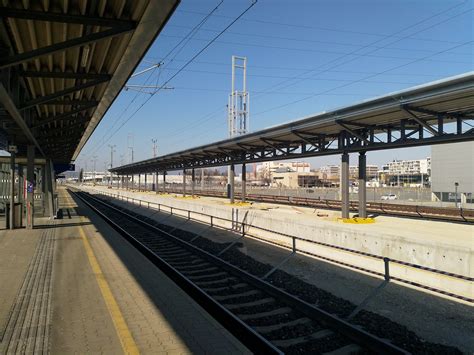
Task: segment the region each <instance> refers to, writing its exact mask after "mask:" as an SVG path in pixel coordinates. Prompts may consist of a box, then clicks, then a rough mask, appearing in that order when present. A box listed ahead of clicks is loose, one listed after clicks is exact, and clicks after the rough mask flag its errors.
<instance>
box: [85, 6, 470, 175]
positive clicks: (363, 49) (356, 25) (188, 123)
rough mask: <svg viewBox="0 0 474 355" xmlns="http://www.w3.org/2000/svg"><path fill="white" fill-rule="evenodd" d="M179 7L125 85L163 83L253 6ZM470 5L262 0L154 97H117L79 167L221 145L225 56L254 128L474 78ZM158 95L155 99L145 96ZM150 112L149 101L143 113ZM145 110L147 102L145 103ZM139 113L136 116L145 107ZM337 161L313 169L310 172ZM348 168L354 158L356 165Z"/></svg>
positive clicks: (227, 84) (386, 157) (416, 153)
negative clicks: (237, 59) (243, 60)
mask: <svg viewBox="0 0 474 355" xmlns="http://www.w3.org/2000/svg"><path fill="white" fill-rule="evenodd" d="M219 2H220V1H218V0H212V1H211V0H182V2H181V4H180V5H179V7H178V9H177V10H176V12H175V14H174V15H173V17H172V18H171V19H170V21H169V22H168V24H167V25H166V27H165V28H164V30H163V31H162V33H161V34H160V35H159V37H158V38H157V40H156V42H155V43H154V45H153V46H152V48H151V49H150V50H149V52H148V53H147V55H146V56H145V58H144V60H143V61H142V63H141V64H140V66H139V68H138V69H137V71H140V70H143V69H146V68H147V67H150V66H151V65H153V64H155V63H159V62H162V63H163V64H162V65H161V67H160V68H159V69H155V70H151V71H149V72H147V73H146V74H142V75H139V76H136V77H134V78H132V79H131V80H130V81H129V84H133V85H137V84H146V85H155V86H156V85H157V86H160V85H163V84H165V83H166V82H167V81H168V79H169V78H171V77H172V76H173V75H174V74H176V73H177V71H178V70H179V69H180V68H181V67H182V66H183V65H184V64H185V63H186V62H187V61H188V60H189V59H190V58H192V57H193V56H194V55H195V54H196V53H198V52H199V51H200V50H201V49H202V48H203V47H204V46H206V45H207V44H208V43H209V41H210V40H211V39H212V38H213V37H214V36H216V35H217V34H218V33H219V32H220V31H222V30H223V29H224V28H225V27H226V26H227V25H228V24H229V23H230V22H232V21H233V20H234V19H235V18H236V17H237V16H239V15H240V13H241V12H242V11H243V10H245V9H246V8H247V7H248V6H249V5H250V3H251V1H250V0H224V1H223V2H222V4H221V5H220V6H219V8H218V9H217V11H216V12H214V14H213V15H212V16H211V17H210V18H209V19H208V20H207V21H206V22H205V23H204V25H203V26H202V27H201V28H200V29H199V31H197V32H196V33H194V34H193V35H192V36H191V38H190V39H187V40H185V41H184V42H183V43H182V44H181V45H180V46H178V48H176V49H175V50H174V51H172V52H171V53H170V51H171V50H172V49H173V48H175V46H176V45H177V44H178V43H179V42H180V41H182V40H183V38H184V37H185V36H187V35H188V34H189V32H190V30H191V29H192V28H193V27H194V26H195V25H197V24H198V23H200V22H201V21H202V20H203V19H204V18H205V17H206V15H207V14H209V12H211V11H212V9H213V8H214V7H216V5H217V4H218V3H219ZM473 19H474V15H473V1H471V0H467V1H459V0H452V1H451V0H449V1H448V0H444V1H441V0H413V1H408V0H389V1H380V0H370V1H369V0H360V1H352V0H321V1H312V0H299V1H296V0H258V2H257V3H256V5H255V6H253V7H252V8H251V9H250V10H249V11H248V12H247V13H246V14H245V15H244V16H243V17H242V18H241V19H239V20H238V21H237V22H236V23H235V24H234V25H233V26H232V27H231V28H229V29H228V30H227V31H226V32H225V33H224V34H223V35H222V36H221V37H219V39H217V40H216V41H215V42H214V43H212V44H211V45H210V46H209V48H207V49H206V50H205V51H204V52H203V53H202V54H201V55H200V56H199V57H198V58H196V59H195V60H194V61H193V62H192V63H191V64H190V65H189V66H187V67H186V68H185V69H184V70H182V71H181V72H180V73H179V74H178V75H177V76H176V77H175V78H173V79H172V80H171V81H169V82H168V83H167V84H166V86H168V87H172V89H166V90H160V91H158V92H155V94H154V95H150V94H148V93H143V92H142V93H140V92H136V91H132V90H127V91H126V90H124V91H122V93H121V94H120V95H119V97H118V98H117V100H116V101H115V103H114V104H113V106H112V107H111V108H110V109H109V111H108V113H107V114H106V116H105V117H104V118H103V120H102V122H101V123H100V125H99V127H98V128H97V129H96V131H95V132H94V134H93V136H92V137H91V139H90V140H89V142H88V143H87V144H86V146H85V147H84V149H83V150H82V152H81V155H80V156H79V158H78V160H77V162H76V163H77V164H78V165H79V166H80V167H85V162H87V164H88V169H89V170H90V169H92V163H91V162H92V157H93V156H94V155H97V157H98V158H97V170H102V169H103V168H104V165H105V164H110V162H109V160H110V148H109V147H108V145H109V144H111V145H116V148H115V150H116V152H115V153H114V166H117V165H121V163H129V162H130V159H131V154H130V151H131V150H130V149H127V147H128V146H131V145H133V147H134V160H135V161H139V160H143V159H147V158H150V157H152V139H156V140H157V150H158V155H164V154H167V153H172V152H175V151H179V150H182V149H185V148H191V147H193V146H197V145H202V144H206V143H210V142H213V141H217V140H221V139H225V138H227V134H228V133H227V113H226V104H227V99H228V95H229V93H230V91H231V57H232V55H238V56H245V57H247V64H248V69H247V71H248V73H247V88H248V91H249V93H250V130H251V131H257V130H259V129H262V128H266V127H269V126H273V125H277V124H280V123H284V122H288V121H292V120H296V119H299V118H301V117H304V116H308V115H311V114H315V113H317V112H320V111H328V110H331V109H334V108H336V107H340V106H346V105H350V104H352V103H356V102H358V101H361V100H365V99H369V98H372V97H374V96H380V95H383V94H386V93H389V92H392V91H396V90H401V89H405V88H409V87H411V86H414V85H418V84H423V83H427V82H430V81H434V80H437V79H441V78H445V77H449V76H452V75H457V74H461V73H464V72H467V71H471V70H473V67H474V64H473V58H474V55H473V47H474V45H473ZM151 90H153V89H151ZM145 102H146V103H145ZM144 103H145V104H144ZM142 105H143V106H142ZM429 155H430V148H429V147H421V148H411V149H399V150H388V151H380V152H370V153H369V154H368V156H367V159H368V163H369V164H378V165H382V164H383V163H385V162H387V161H391V160H393V159H419V158H425V157H427V156H429ZM338 160H339V158H338V157H336V156H331V157H320V158H313V159H310V162H311V164H312V165H313V166H314V167H316V166H320V165H325V164H331V163H337V162H338ZM353 162H355V160H354V161H353Z"/></svg>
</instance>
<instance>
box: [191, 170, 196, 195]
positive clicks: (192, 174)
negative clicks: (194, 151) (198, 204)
mask: <svg viewBox="0 0 474 355" xmlns="http://www.w3.org/2000/svg"><path fill="white" fill-rule="evenodd" d="M195 185H196V176H195V174H194V168H193V169H192V170H191V196H192V197H194V186H195Z"/></svg>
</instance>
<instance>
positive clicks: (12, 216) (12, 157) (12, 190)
mask: <svg viewBox="0 0 474 355" xmlns="http://www.w3.org/2000/svg"><path fill="white" fill-rule="evenodd" d="M14 206H15V152H12V153H11V155H10V216H9V217H10V229H14V228H15V208H14Z"/></svg>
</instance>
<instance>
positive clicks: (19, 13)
mask: <svg viewBox="0 0 474 355" xmlns="http://www.w3.org/2000/svg"><path fill="white" fill-rule="evenodd" d="M178 3H179V0H101V1H95V0H77V1H63V0H49V1H16V0H15V1H13V0H11V1H8V0H6V1H2V2H1V7H0V16H1V19H0V51H1V52H0V54H1V56H0V74H1V77H0V122H1V126H0V149H5V148H6V145H7V144H9V145H12V144H13V145H16V146H17V147H18V155H19V156H24V155H25V154H26V146H27V145H35V146H36V150H37V154H40V155H42V156H44V157H47V158H48V159H52V161H53V162H54V163H69V162H71V161H74V160H75V159H76V158H77V156H78V154H79V152H80V151H81V149H82V148H83V146H84V144H85V143H86V142H87V140H88V139H89V137H90V136H91V134H92V132H94V130H95V128H96V127H97V125H98V124H99V122H100V121H101V119H102V118H103V117H104V115H105V113H106V112H107V110H108V109H109V108H110V106H111V104H112V103H113V102H114V100H115V98H116V97H117V95H118V94H119V92H120V90H121V89H122V88H123V86H124V85H125V83H126V82H127V80H128V78H129V77H130V75H131V74H132V73H133V71H134V70H135V68H136V67H137V65H138V64H139V62H140V60H141V59H142V58H143V56H144V55H145V53H146V51H147V50H148V48H149V47H150V46H151V44H152V43H153V41H154V40H155V38H156V36H157V35H158V34H159V33H160V31H161V30H162V29H163V27H164V25H165V24H166V22H167V21H168V19H169V18H170V16H171V14H172V13H173V12H174V10H175V8H176V6H177V4H178Z"/></svg>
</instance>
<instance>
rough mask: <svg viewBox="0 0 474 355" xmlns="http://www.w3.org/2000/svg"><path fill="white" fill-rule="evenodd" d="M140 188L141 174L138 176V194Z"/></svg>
mask: <svg viewBox="0 0 474 355" xmlns="http://www.w3.org/2000/svg"><path fill="white" fill-rule="evenodd" d="M141 187H142V174H138V192H140V189H141Z"/></svg>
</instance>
